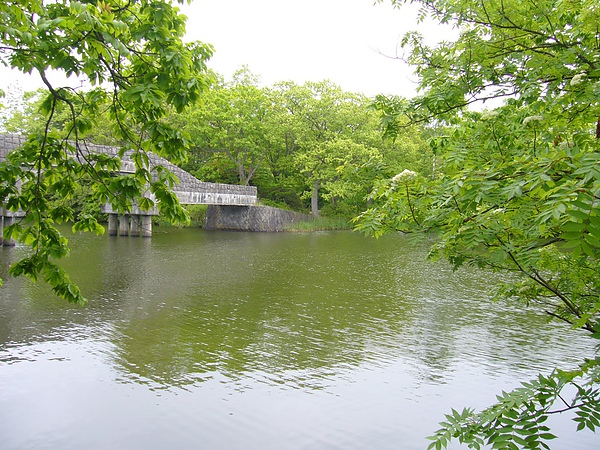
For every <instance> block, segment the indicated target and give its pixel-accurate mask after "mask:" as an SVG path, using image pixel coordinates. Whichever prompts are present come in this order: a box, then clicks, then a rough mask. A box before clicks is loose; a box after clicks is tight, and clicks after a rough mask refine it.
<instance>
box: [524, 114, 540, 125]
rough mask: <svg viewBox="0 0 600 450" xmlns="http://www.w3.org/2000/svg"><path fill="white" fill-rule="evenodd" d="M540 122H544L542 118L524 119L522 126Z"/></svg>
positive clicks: (531, 117) (530, 117)
mask: <svg viewBox="0 0 600 450" xmlns="http://www.w3.org/2000/svg"><path fill="white" fill-rule="evenodd" d="M542 120H544V118H543V117H542V116H529V117H525V120H523V125H527V124H528V123H530V122H541V121H542Z"/></svg>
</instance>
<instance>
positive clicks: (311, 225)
mask: <svg viewBox="0 0 600 450" xmlns="http://www.w3.org/2000/svg"><path fill="white" fill-rule="evenodd" d="M351 229H352V224H351V223H350V220H348V219H345V218H343V217H322V216H319V217H315V218H314V219H313V220H310V221H306V222H296V223H293V224H291V225H290V226H288V227H287V228H286V231H327V230H351Z"/></svg>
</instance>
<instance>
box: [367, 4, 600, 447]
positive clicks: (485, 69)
mask: <svg viewBox="0 0 600 450" xmlns="http://www.w3.org/2000/svg"><path fill="white" fill-rule="evenodd" d="M393 3H395V4H398V5H400V4H402V3H404V1H394V2H393ZM420 3H421V4H422V14H423V17H424V16H425V15H427V14H431V15H432V16H433V17H435V18H437V19H438V20H440V21H441V22H442V23H452V24H454V25H455V26H456V27H458V28H459V30H460V35H459V37H458V38H457V40H456V41H454V42H442V43H440V44H438V45H437V46H436V47H434V48H429V47H427V46H426V45H425V44H424V41H423V39H422V38H421V37H420V36H419V35H418V34H416V33H409V34H408V35H406V36H405V38H404V41H403V44H404V45H405V47H406V48H408V52H409V56H408V60H409V61H410V62H411V63H412V64H415V66H416V73H417V75H418V76H419V77H420V80H421V81H420V86H421V94H420V95H419V96H417V97H415V98H414V99H411V100H405V99H400V98H384V97H379V98H378V99H377V102H376V108H377V109H378V110H379V111H380V112H381V113H382V116H383V122H384V125H385V126H386V132H387V134H388V136H391V137H394V136H397V135H398V133H399V132H400V130H401V127H402V124H403V123H404V122H405V121H407V120H408V122H409V123H424V124H425V123H427V124H431V125H434V126H436V127H437V128H438V129H440V130H441V133H438V135H437V136H435V137H434V138H432V139H431V141H430V145H431V147H432V151H433V152H434V153H435V155H436V157H437V158H438V159H439V161H440V167H439V170H438V172H437V173H436V175H437V176H436V177H435V178H434V179H426V178H423V177H419V176H416V174H415V175H413V174H412V172H411V171H410V170H408V171H406V172H402V173H400V174H398V175H397V176H396V177H394V178H392V179H391V180H388V181H386V182H382V183H380V184H379V185H378V186H376V188H375V189H374V191H373V194H372V198H373V201H374V206H373V207H372V208H370V209H369V210H367V211H366V212H364V213H363V214H362V215H361V216H360V217H359V218H358V219H357V222H356V227H357V229H359V230H361V231H364V232H365V233H368V234H373V235H375V236H378V235H381V234H382V233H385V232H390V231H395V230H401V231H404V232H422V231H430V230H434V231H435V232H436V233H437V234H438V236H439V240H438V242H437V244H436V245H435V246H434V247H433V248H432V252H431V255H432V257H440V256H442V257H445V258H446V259H448V260H449V261H450V263H451V264H452V265H453V266H454V267H460V266H461V265H473V266H478V267H485V268H489V269H492V270H496V271H507V272H511V273H514V274H515V275H516V276H518V277H520V279H519V281H518V282H516V283H514V282H513V283H511V284H510V285H506V286H504V287H503V288H502V289H501V291H500V292H499V295H501V296H504V297H506V298H508V299H518V300H521V301H523V302H524V303H526V304H529V305H534V306H536V307H538V308H540V309H541V310H542V311H545V312H547V313H548V314H549V315H550V316H551V317H553V318H556V319H558V320H560V321H562V322H566V323H569V324H571V325H572V327H573V328H579V329H583V330H587V331H588V332H590V333H591V335H592V336H594V337H598V332H600V314H599V312H600V295H599V294H600V286H599V280H600V261H599V256H600V239H599V237H600V204H599V202H600V171H599V169H598V167H599V166H598V162H599V161H598V159H599V155H600V102H599V101H598V99H599V98H600V46H599V44H598V42H600V40H599V37H600V31H599V29H598V23H600V7H599V5H598V3H597V2H595V1H588V0H569V1H564V0H542V1H538V2H520V1H511V0H505V1H503V2H499V1H495V0H478V1H475V2H471V1H469V2H466V1H463V0H424V1H421V2H420ZM491 99H496V100H497V99H505V101H504V102H503V104H502V106H499V107H497V108H495V109H491V110H485V111H483V112H475V111H473V109H469V108H467V106H469V105H471V104H473V103H475V102H484V101H488V100H491ZM598 364H599V360H598V357H596V358H594V359H592V360H590V361H586V362H585V363H583V364H582V366H581V367H580V368H579V369H578V370H576V371H574V372H564V371H560V370H557V371H555V372H553V373H552V374H551V375H549V376H547V377H544V376H540V377H539V378H538V379H537V380H534V381H532V382H530V383H526V384H524V385H523V387H522V388H519V389H517V390H515V391H514V392H511V393H505V394H502V395H501V396H499V397H498V403H497V404H496V405H494V406H492V407H491V408H489V409H487V410H484V411H483V412H481V413H475V412H474V411H472V410H470V409H467V410H464V411H463V412H456V411H454V412H453V413H452V414H451V415H448V416H447V420H446V421H445V422H444V423H443V424H442V429H441V430H439V431H438V432H437V433H436V435H435V436H434V442H433V443H432V444H431V446H430V448H444V447H446V446H447V444H448V442H449V441H450V439H451V438H458V439H459V441H460V442H465V443H468V444H469V446H471V447H472V448H480V447H481V446H483V445H484V444H485V445H488V444H489V445H491V446H492V447H493V448H549V447H548V444H547V443H546V441H547V440H550V439H552V438H553V437H554V436H553V435H552V434H551V433H550V431H549V430H548V429H547V427H546V425H545V424H544V421H545V420H546V418H547V417H548V415H549V414H553V413H554V412H553V411H564V410H572V411H574V412H575V414H576V419H575V420H576V422H577V423H578V428H579V429H581V428H586V427H587V428H590V429H592V430H594V429H595V427H596V426H597V423H596V422H597V421H598V418H599V417H600V402H599V400H600V399H599V398H598V390H597V389H598V368H597V367H598ZM567 388H569V389H575V391H576V394H575V395H574V397H573V400H572V401H571V402H565V401H564V400H563V397H562V396H561V393H562V392H563V391H564V390H565V389H567ZM552 408H555V409H554V410H553V409H552Z"/></svg>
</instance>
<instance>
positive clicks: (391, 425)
mask: <svg viewBox="0 0 600 450" xmlns="http://www.w3.org/2000/svg"><path fill="white" fill-rule="evenodd" d="M70 240H71V245H72V254H71V256H70V257H69V258H68V259H67V260H66V261H65V263H64V266H65V267H66V268H67V270H68V271H69V272H70V273H71V276H72V278H73V279H74V281H76V282H77V283H78V284H79V286H80V287H81V288H82V289H83V291H84V292H85V294H86V296H87V297H88V299H89V303H88V304H87V305H86V306H85V307H78V306H75V305H69V304H67V303H66V302H64V301H63V300H59V299H56V298H54V297H53V295H52V294H51V292H50V290H49V289H48V288H47V287H44V286H43V285H33V284H31V283H30V282H28V281H26V280H23V279H7V276H6V270H7V266H8V264H10V262H11V261H13V260H15V259H16V258H17V257H19V256H21V255H22V254H23V252H24V249H23V248H20V247H15V248H0V276H1V277H2V278H4V279H5V285H4V286H3V287H2V288H0V449H62V450H68V449H167V448H168V449H171V448H177V449H381V450H386V449H424V448H426V447H427V445H428V441H427V440H426V436H428V435H430V434H432V433H433V432H434V431H435V430H436V429H437V428H438V422H440V421H441V420H443V414H444V413H447V412H449V411H450V408H451V407H454V408H457V409H459V408H462V407H463V406H474V407H478V408H481V407H484V406H486V405H488V404H490V403H492V402H493V401H494V399H495V394H496V393H498V392H500V391H501V390H502V389H505V390H506V389H511V388H514V387H516V386H518V384H519V382H520V381H524V380H527V379H529V378H531V377H533V376H535V374H536V373H537V372H538V371H540V370H541V371H544V372H548V371H550V370H551V369H552V368H553V367H555V366H557V365H559V366H561V367H572V366H574V365H576V364H577V363H578V362H579V358H580V356H581V355H582V354H584V355H588V356H591V355H593V346H594V342H591V340H589V339H588V338H587V337H586V336H585V334H583V333H581V332H575V331H569V330H568V328H566V327H564V328H562V330H563V332H562V333H560V334H558V333H556V332H555V330H556V328H557V327H560V325H557V324H556V323H552V324H548V323H547V321H546V318H545V316H543V315H540V314H538V313H536V312H534V311H527V310H524V309H522V308H517V307H515V306H509V305H506V304H504V303H491V302H490V301H489V300H488V296H487V294H486V290H487V289H488V288H489V287H490V286H491V285H493V284H494V283H495V279H494V276H493V275H491V274H488V273H483V272H474V271H471V272H468V271H459V272H456V273H453V272H452V271H451V270H450V269H449V268H448V267H447V266H446V265H445V264H443V263H427V262H424V259H425V254H426V245H423V244H416V243H414V242H411V241H410V240H408V239H407V238H405V237H403V236H387V237H384V238H382V239H379V240H374V239H370V238H366V237H363V236H361V235H358V234H355V233H350V232H324V233H281V234H252V233H226V232H206V231H202V230H197V229H184V230H177V229H174V230H170V229H169V230H164V229H155V235H154V236H153V237H152V238H151V239H142V238H110V237H108V236H99V237H97V236H93V235H75V236H72V237H71V238H70ZM552 423H553V425H554V426H556V428H555V431H556V432H558V434H559V435H560V438H559V439H558V440H556V441H554V442H553V443H552V448H553V449H568V450H577V449H586V450H587V449H597V448H600V439H599V437H600V435H594V434H593V433H591V432H588V431H586V432H582V433H575V432H574V429H575V424H573V423H572V422H571V421H570V420H568V419H567V418H566V417H559V418H553V422H552ZM453 448H458V447H453Z"/></svg>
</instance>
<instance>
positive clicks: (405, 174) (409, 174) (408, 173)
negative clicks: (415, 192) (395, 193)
mask: <svg viewBox="0 0 600 450" xmlns="http://www.w3.org/2000/svg"><path fill="white" fill-rule="evenodd" d="M416 177H417V172H413V171H412V170H408V169H404V170H403V171H402V172H400V173H399V174H397V175H394V178H392V181H393V182H394V183H397V182H398V181H403V180H405V181H409V180H412V179H414V178H416Z"/></svg>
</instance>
